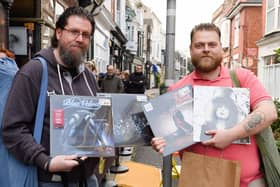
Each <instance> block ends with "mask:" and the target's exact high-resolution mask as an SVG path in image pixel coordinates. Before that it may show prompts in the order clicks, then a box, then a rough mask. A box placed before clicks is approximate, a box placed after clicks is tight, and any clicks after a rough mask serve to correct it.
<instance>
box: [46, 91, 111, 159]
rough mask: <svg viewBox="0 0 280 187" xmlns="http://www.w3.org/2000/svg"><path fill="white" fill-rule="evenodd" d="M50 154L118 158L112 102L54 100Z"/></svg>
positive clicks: (105, 99) (86, 98)
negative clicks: (114, 137) (115, 145)
mask: <svg viewBox="0 0 280 187" xmlns="http://www.w3.org/2000/svg"><path fill="white" fill-rule="evenodd" d="M50 154H51V156H56V155H72V154H75V155H78V156H89V157H100V156H102V157H111V156H114V155H115V150H114V141H113V126H112V101H111V98H108V97H99V96H97V97H91V96H70V95H53V96H50Z"/></svg>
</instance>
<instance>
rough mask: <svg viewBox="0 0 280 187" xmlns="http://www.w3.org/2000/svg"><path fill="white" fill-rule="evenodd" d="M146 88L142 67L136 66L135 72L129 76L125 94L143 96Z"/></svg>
mask: <svg viewBox="0 0 280 187" xmlns="http://www.w3.org/2000/svg"><path fill="white" fill-rule="evenodd" d="M146 86H147V81H146V77H145V75H144V74H143V67H142V65H136V67H135V72H134V73H132V74H130V75H129V78H128V86H127V93H139V94H144V93H145V90H146Z"/></svg>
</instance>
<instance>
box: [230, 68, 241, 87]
mask: <svg viewBox="0 0 280 187" xmlns="http://www.w3.org/2000/svg"><path fill="white" fill-rule="evenodd" d="M229 73H230V78H231V81H232V83H233V86H234V87H241V85H240V81H239V79H238V78H237V75H236V72H235V70H230V72H229Z"/></svg>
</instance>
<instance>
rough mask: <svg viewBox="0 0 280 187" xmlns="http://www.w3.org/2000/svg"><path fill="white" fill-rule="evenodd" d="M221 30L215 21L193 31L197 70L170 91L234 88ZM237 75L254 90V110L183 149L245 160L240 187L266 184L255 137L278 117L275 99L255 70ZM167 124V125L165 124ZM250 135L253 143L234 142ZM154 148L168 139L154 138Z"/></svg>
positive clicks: (158, 149)
mask: <svg viewBox="0 0 280 187" xmlns="http://www.w3.org/2000/svg"><path fill="white" fill-rule="evenodd" d="M220 39H221V33H220V30H219V28H218V27H217V26H215V25H214V24H212V23H201V24H199V25H197V26H195V27H194V28H193V29H192V31H191V44H190V54H191V61H192V64H193V65H194V67H195V70H194V71H193V72H192V73H191V74H189V75H187V76H185V77H184V78H182V79H181V80H179V81H178V82H177V83H175V84H174V85H171V86H170V87H169V91H171V90H174V89H177V88H180V87H183V86H185V85H189V84H191V85H203V86H227V87H232V86H233V85H234V84H233V83H232V80H231V77H230V74H229V70H228V69H227V68H226V67H224V66H223V64H222V60H223V48H222V46H221V41H220ZM235 72H236V74H237V77H238V79H239V81H240V83H241V85H242V87H244V88H248V89H249V90H250V108H251V113H250V114H249V115H248V116H247V117H246V118H245V119H244V120H242V121H241V122H239V123H237V124H236V125H235V126H233V127H232V128H230V129H218V130H207V131H206V132H204V133H205V134H206V135H209V136H210V137H212V138H211V139H210V140H207V141H204V142H201V143H196V144H194V145H192V146H190V147H187V148H186V149H184V150H182V151H181V154H182V153H183V152H184V151H191V152H194V153H198V154H202V155H211V156H212V157H217V158H220V157H221V151H222V158H223V159H227V160H235V161H239V162H240V163H241V166H242V167H241V177H240V187H247V186H250V185H253V183H254V184H258V185H257V186H258V187H264V186H265V184H264V179H263V176H264V174H263V171H262V169H261V165H260V163H261V160H260V155H259V153H258V147H257V143H256V139H255V136H254V135H256V134H258V133H260V132H261V131H262V130H264V129H265V128H267V127H269V126H270V124H271V123H272V122H273V121H274V120H276V118H277V113H276V109H275V105H274V103H273V101H272V98H271V97H270V96H269V94H268V93H267V91H266V90H265V89H264V87H263V86H262V84H261V83H260V81H259V80H258V79H257V77H256V76H255V75H253V73H252V72H250V71H248V70H246V69H242V68H238V69H236V70H235ZM162 125H164V124H162ZM247 136H250V138H251V144H249V145H244V144H232V142H233V141H235V140H237V139H240V138H244V137H247ZM151 144H152V146H153V148H154V149H155V150H156V151H158V152H162V151H163V149H164V146H165V140H164V139H163V138H161V137H156V138H153V139H152V141H151Z"/></svg>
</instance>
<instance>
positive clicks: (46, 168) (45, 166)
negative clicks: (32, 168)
mask: <svg viewBox="0 0 280 187" xmlns="http://www.w3.org/2000/svg"><path fill="white" fill-rule="evenodd" d="M50 163H51V159H50V160H48V161H47V162H46V163H45V165H44V169H45V171H49V167H50Z"/></svg>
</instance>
